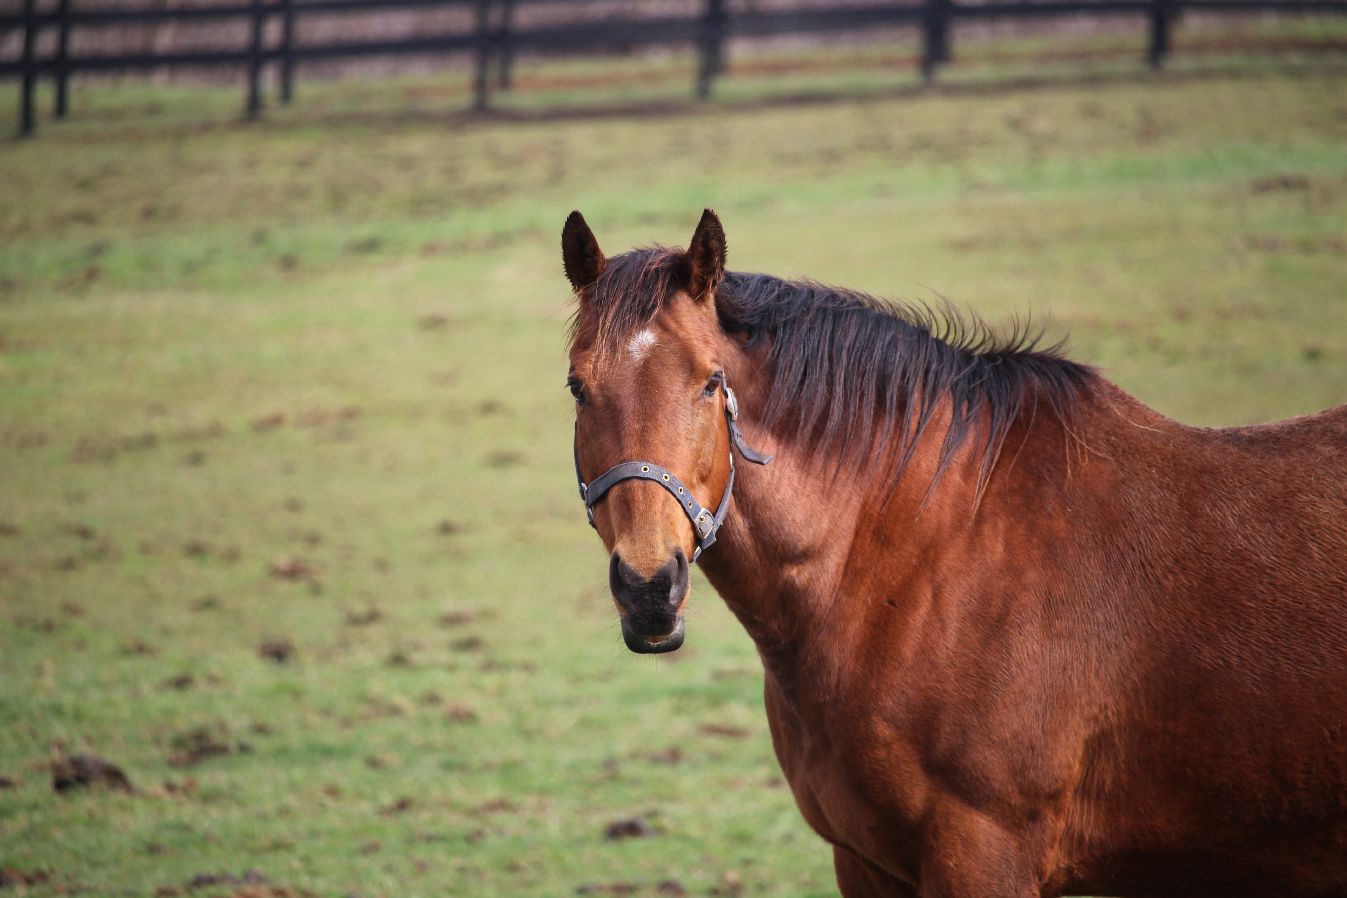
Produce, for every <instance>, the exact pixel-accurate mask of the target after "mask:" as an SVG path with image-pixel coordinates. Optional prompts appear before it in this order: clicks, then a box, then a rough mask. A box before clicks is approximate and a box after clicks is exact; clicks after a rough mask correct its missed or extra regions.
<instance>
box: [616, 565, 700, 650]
mask: <svg viewBox="0 0 1347 898" xmlns="http://www.w3.org/2000/svg"><path fill="white" fill-rule="evenodd" d="M688 582H689V581H688V559H687V556H686V555H685V554H684V553H683V550H682V549H681V548H676V549H674V553H673V557H672V558H670V559H669V560H668V561H667V562H665V564H664V565H663V566H661V567H660V568H659V570H657V571H655V572H654V573H653V574H650V575H648V576H646V575H643V574H641V573H639V572H637V571H636V570H635V569H633V568H632V567H631V566H630V565H628V564H627V563H626V562H625V561H623V560H622V557H621V556H620V555H619V554H618V553H617V552H614V553H613V555H612V558H611V560H610V561H609V564H608V585H609V588H610V589H611V590H612V593H613V601H614V602H616V603H617V608H618V612H619V614H620V615H621V617H622V640H623V641H624V642H625V643H626V644H627V648H629V649H631V650H632V651H633V652H636V653H638V654H642V655H651V654H660V653H663V652H672V651H674V650H675V649H677V648H679V647H680V646H681V645H682V644H683V636H684V629H685V628H684V625H683V615H682V614H681V613H680V612H681V610H682V607H683V602H684V600H685V599H686V598H687V595H688Z"/></svg>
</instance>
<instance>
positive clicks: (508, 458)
mask: <svg viewBox="0 0 1347 898" xmlns="http://www.w3.org/2000/svg"><path fill="white" fill-rule="evenodd" d="M526 461H528V456H527V455H525V454H524V453H522V452H519V451H518V450H515V449H498V450H496V451H495V452H491V453H488V454H487V456H486V464H487V466H488V467H491V468H512V467H515V466H516V465H522V464H524V463H525V462H526Z"/></svg>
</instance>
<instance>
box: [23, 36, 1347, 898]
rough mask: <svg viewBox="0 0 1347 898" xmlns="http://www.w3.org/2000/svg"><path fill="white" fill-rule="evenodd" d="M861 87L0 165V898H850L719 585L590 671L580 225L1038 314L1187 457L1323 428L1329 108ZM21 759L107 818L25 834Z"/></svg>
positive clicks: (396, 97)
mask: <svg viewBox="0 0 1347 898" xmlns="http://www.w3.org/2000/svg"><path fill="white" fill-rule="evenodd" d="M878 77H879V76H877V75H875V74H873V73H862V74H861V75H856V76H854V78H856V79H858V81H857V84H855V85H852V87H854V88H856V89H855V90H854V91H853V94H852V95H851V96H850V97H849V98H844V99H840V100H836V101H833V102H829V103H813V102H807V101H800V102H792V103H784V102H757V101H756V100H755V98H754V96H753V94H752V92H751V91H749V90H746V91H745V93H744V94H743V95H742V96H739V97H731V98H729V99H728V100H726V101H722V102H719V103H714V104H711V105H708V106H705V107H700V108H693V107H689V108H687V109H683V110H680V111H672V112H668V113H667V114H661V115H650V116H633V115H612V116H591V117H585V116H529V115H525V116H522V117H521V118H520V119H519V120H510V119H484V120H473V121H466V120H459V119H455V118H446V117H445V116H444V115H442V114H441V113H440V112H438V111H436V109H432V108H431V106H430V105H429V103H428V101H427V97H430V98H442V86H441V85H440V84H439V83H438V82H435V81H433V80H431V79H428V78H427V79H399V80H390V81H386V82H380V83H377V84H373V85H362V86H356V85H346V86H344V87H339V86H336V85H323V84H317V83H315V84H314V85H313V86H312V87H310V86H308V85H306V86H305V88H304V89H305V90H306V91H311V92H312V93H311V94H310V96H308V97H306V100H305V102H304V103H302V104H300V105H299V107H298V108H296V109H295V110H293V111H286V112H283V113H276V114H273V115H271V116H270V117H269V118H268V119H267V120H266V121H264V122H261V123H257V124H253V125H242V124H238V123H234V122H231V121H230V120H229V115H228V113H227V110H229V109H230V108H231V104H236V103H237V99H238V98H237V95H236V91H234V90H232V89H218V90H217V89H213V88H204V87H180V86H171V85H155V86H152V87H149V86H135V85H126V86H105V87H96V88H95V87H89V88H86V89H82V90H77V91H76V93H75V103H76V104H77V105H78V106H79V108H80V109H81V112H80V113H79V114H78V115H76V116H75V119H74V120H73V121H72V122H71V123H69V124H63V125H59V126H51V127H45V126H44V131H43V133H42V135H41V136H40V138H39V139H37V140H32V141H27V142H9V143H5V144H4V145H0V196H3V198H4V202H3V203H0V777H4V778H5V780H7V781H8V785H7V786H5V787H4V788H0V868H10V869H12V870H14V871H18V872H19V873H21V874H23V877H24V878H29V879H35V880H38V881H36V882H33V883H31V884H29V885H27V886H24V885H15V886H14V887H13V888H14V889H15V890H16V893H17V894H32V895H43V896H45V895H56V894H89V895H161V896H170V895H182V896H197V895H200V896H206V895H230V894H239V895H276V896H283V895H307V894H316V895H322V896H344V895H359V896H366V898H373V896H390V898H392V896H419V895H425V896H430V895H473V896H477V895H482V896H488V895H502V896H505V895H508V896H525V895H538V896H544V895H548V896H560V895H573V894H577V893H580V894H590V895H624V894H631V895H642V896H656V895H682V894H687V895H699V896H701V895H716V896H733V895H741V894H742V895H752V896H759V895H761V896H788V895H789V896H800V895H806V896H825V895H832V894H835V887H834V885H833V880H832V869H831V853H830V851H829V850H828V849H827V846H825V845H824V844H823V843H822V842H820V841H819V840H817V839H816V838H815V837H814V836H813V835H812V833H810V832H809V831H808V830H807V828H806V827H805V825H804V823H803V822H802V821H801V820H800V819H799V816H798V813H797V811H796V810H795V807H794V804H793V802H792V800H791V797H790V795H789V792H788V790H787V789H786V788H785V786H784V784H783V782H782V780H781V778H780V776H779V773H778V771H777V769H776V764H775V761H774V759H773V757H772V752H771V746H770V743H769V739H768V735H767V730H766V722H765V719H764V716H763V711H762V707H761V673H760V669H759V665H758V660H757V657H756V655H755V653H754V651H753V648H752V646H751V644H750V643H749V641H748V639H747V637H746V636H744V634H743V633H742V631H741V630H740V629H739V628H738V625H737V623H736V622H735V621H734V620H733V619H731V618H730V616H729V615H728V613H727V612H726V611H725V609H724V608H723V606H722V605H721V604H720V602H719V600H718V599H717V598H716V597H715V596H714V594H712V593H711V592H710V591H709V590H708V589H707V588H706V586H705V583H704V582H697V581H696V580H695V579H694V585H693V597H692V600H691V603H692V604H691V608H690V611H689V620H688V641H687V646H686V647H685V648H684V649H682V650H681V651H680V652H678V653H676V654H674V655H672V656H660V657H637V656H634V655H630V654H628V652H627V651H626V650H625V648H623V646H622V643H621V638H620V636H619V633H618V625H617V618H616V615H615V613H614V612H613V610H612V607H611V602H610V600H609V598H608V596H607V586H606V570H607V566H606V558H605V557H604V554H603V552H602V549H601V546H600V544H599V542H598V540H597V538H596V537H595V536H594V535H593V533H592V532H591V531H590V530H589V528H588V527H587V526H585V520H584V511H583V507H582V505H581V503H580V501H579V500H578V498H577V497H576V495H575V487H574V480H573V475H572V471H571V459H570V440H571V423H570V422H571V420H572V410H571V406H570V398H569V396H568V395H567V393H566V391H565V390H564V389H563V383H562V382H563V380H564V377H565V354H564V333H565V327H566V320H567V317H568V315H569V309H568V305H567V301H568V291H567V287H566V283H565V279H564V278H563V276H562V274H561V261H560V254H559V250H558V234H559V231H560V227H561V223H562V221H563V220H564V218H565V216H566V213H567V212H569V211H570V210H571V209H572V208H580V209H581V210H583V211H584V213H585V215H586V217H587V218H588V220H589V222H590V223H591V225H593V227H594V229H595V231H596V233H597V235H598V237H599V240H600V241H601V243H602V244H603V246H604V249H605V250H606V251H608V252H609V253H615V252H618V251H620V250H622V249H625V248H627V247H629V246H631V245H634V244H639V243H647V242H651V241H663V242H675V241H677V242H684V241H686V239H687V238H688V236H689V235H690V234H691V232H692V227H693V225H694V224H695V223H696V221H697V216H698V214H699V213H700V211H701V209H702V207H703V206H713V207H715V208H716V209H717V210H718V212H719V213H720V215H721V217H722V219H723V220H724V222H725V226H726V229H727V234H728V238H729V253H730V266H731V267H732V268H734V269H736V270H766V271H771V272H773V273H778V274H784V275H808V276H811V277H814V278H818V279H821V280H826V281H832V282H836V283H841V284H845V285H848V286H853V287H857V288H862V289H867V290H870V291H873V292H876V293H879V294H882V295H889V296H895V297H905V298H909V299H916V300H922V299H925V300H938V299H939V298H940V297H945V298H948V299H949V300H951V301H953V302H954V303H956V304H958V305H961V306H965V307H969V308H972V309H975V310H976V311H978V312H979V313H981V314H983V315H985V316H986V317H988V318H990V319H992V320H994V321H1004V320H1006V319H1007V318H1008V317H1009V316H1011V315H1012V314H1017V313H1018V314H1021V315H1023V314H1025V313H1029V312H1032V315H1033V317H1034V320H1035V321H1046V322H1048V323H1049V327H1050V331H1051V332H1052V333H1055V334H1064V333H1067V332H1069V334H1070V346H1071V351H1072V354H1073V355H1074V356H1075V357H1077V358H1080V359H1083V360H1086V361H1089V362H1092V363H1094V364H1097V365H1099V366H1101V367H1102V368H1103V369H1104V371H1105V373H1106V374H1107V376H1108V377H1110V378H1111V379H1113V380H1115V381H1116V382H1118V383H1120V384H1121V385H1122V386H1124V387H1125V388H1127V389H1129V390H1131V391H1132V392H1134V393H1136V394H1137V395H1139V396H1140V397H1141V398H1142V399H1144V400H1146V401H1148V402H1149V403H1151V404H1153V405H1155V406H1156V407H1158V408H1159V409H1160V410H1162V411H1164V412H1165V413H1167V414H1170V415H1172V416H1174V417H1177V418H1179V419H1181V420H1184V421H1187V422H1190V423H1195V424H1204V425H1215V424H1234V423H1244V422H1252V421H1260V420H1266V419H1271V418H1275V417H1282V416H1287V415H1293V414H1299V413H1304V412H1308V411H1311V410H1315V409H1318V408H1321V407H1323V406H1327V405H1331V404H1335V403H1340V402H1343V401H1347V69H1343V68H1341V67H1333V66H1326V67H1320V68H1316V69H1310V68H1298V67H1290V68H1283V67H1280V66H1274V65H1266V64H1261V63H1249V64H1247V65H1244V66H1236V67H1233V68H1223V69H1219V70H1217V69H1202V68H1197V67H1194V68H1192V69H1189V70H1183V69H1182V68H1180V70H1179V71H1176V72H1174V73H1171V74H1165V75H1161V76H1158V77H1150V76H1146V77H1138V76H1133V75H1121V76H1117V77H1101V78H1099V79H1097V80H1091V81H1089V82H1088V83H1069V82H1063V83H1051V82H1049V83H1046V84H1039V85H1037V86H1006V87H994V86H986V85H981V84H977V83H969V84H964V85H960V84H959V83H958V82H957V79H954V80H955V83H954V84H952V85H951V86H949V87H945V88H941V89H938V90H935V91H932V92H919V91H907V90H903V91H892V90H889V89H886V88H884V87H883V86H882V85H881V86H879V87H876V86H875V85H876V79H877V78H878ZM576 81H577V83H581V84H583V81H584V79H583V78H582V77H580V76H577V78H576ZM678 87H679V89H680V90H682V89H684V88H685V83H684V81H682V80H679V81H678ZM579 89H580V88H575V90H579ZM712 551H714V550H712ZM54 750H60V751H65V752H68V753H72V754H74V753H81V752H83V753H92V754H95V755H98V756H100V757H103V758H106V759H108V760H110V761H113V762H115V763H116V764H118V765H120V766H121V767H122V769H123V770H124V771H125V772H126V774H127V775H128V776H129V777H130V779H131V781H132V782H133V783H134V784H135V786H136V788H137V791H136V792H134V793H133V794H125V793H122V792H118V791H110V790H105V789H94V790H76V791H73V792H70V793H64V794H57V793H55V792H53V790H52V786H51V774H50V772H49V761H50V758H51V756H52V753H53V751H54ZM637 818H639V820H637ZM623 821H626V822H627V823H626V826H625V828H624V827H623V826H622V825H621V824H622V823H623ZM615 822H617V823H618V824H619V825H618V826H617V829H616V831H615V832H614V833H613V835H622V833H623V832H625V831H627V830H631V831H634V835H632V836H631V837H626V838H608V837H606V836H605V831H606V830H607V829H608V828H609V827H610V826H612V825H613V824H614V823H615ZM248 871H254V872H253V873H252V874H249V873H248ZM259 874H260V876H259ZM212 877H213V878H212ZM25 890H26V891H25Z"/></svg>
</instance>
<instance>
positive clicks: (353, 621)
mask: <svg viewBox="0 0 1347 898" xmlns="http://www.w3.org/2000/svg"><path fill="white" fill-rule="evenodd" d="M383 619H384V615H383V612H382V611H380V610H379V609H378V608H366V609H365V610H364V611H348V612H346V626H348V627H368V626H369V625H370V624H377V623H378V622H379V621H381V620H383Z"/></svg>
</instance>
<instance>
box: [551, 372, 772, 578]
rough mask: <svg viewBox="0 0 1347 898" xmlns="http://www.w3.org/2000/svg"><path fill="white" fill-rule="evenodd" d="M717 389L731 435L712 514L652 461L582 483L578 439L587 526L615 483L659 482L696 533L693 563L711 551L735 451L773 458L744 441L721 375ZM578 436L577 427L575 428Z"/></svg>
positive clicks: (627, 464)
mask: <svg viewBox="0 0 1347 898" xmlns="http://www.w3.org/2000/svg"><path fill="white" fill-rule="evenodd" d="M720 390H721V392H722V393H723V394H724V395H725V426H726V427H727V428H728V429H729V432H730V477H729V479H728V480H726V481H725V492H724V493H722V494H721V496H720V504H719V505H718V506H717V507H716V510H715V511H714V512H713V511H711V510H710V509H708V508H705V507H703V506H702V504H701V503H700V502H698V501H697V499H696V497H695V496H693V495H692V490H690V489H688V488H687V487H685V486H684V485H683V481H681V480H679V479H678V478H677V477H675V476H674V475H673V473H672V472H671V471H669V470H668V469H667V468H664V467H662V466H660V465H657V464H655V463H654V462H653V461H624V462H618V463H617V464H615V465H613V466H612V467H611V468H609V469H608V470H607V471H604V472H603V473H602V474H600V475H599V476H598V477H596V478H594V480H593V481H591V482H590V483H585V478H584V475H583V474H581V473H580V444H579V441H578V440H575V441H572V444H571V449H572V453H573V454H574V456H575V480H576V483H578V484H579V485H580V498H581V499H582V500H583V501H584V503H585V513H586V514H587V515H588V516H589V526H591V527H595V529H597V527H596V525H595V524H594V506H595V505H597V504H598V503H599V500H600V499H602V498H603V496H604V494H605V493H607V492H608V491H609V490H610V489H612V488H613V487H614V486H616V485H617V484H619V483H621V482H622V481H624V480H650V481H653V482H654V483H658V484H659V485H660V486H662V487H664V488H665V489H666V490H668V491H669V495H671V496H673V497H674V498H675V499H677V500H678V507H679V508H681V509H683V513H684V514H686V515H687V516H688V520H690V521H691V522H692V530H693V532H694V533H696V534H697V548H696V549H695V550H693V552H692V560H693V561H696V560H697V559H698V557H700V556H701V554H702V552H704V551H706V550H707V549H708V548H710V547H711V546H712V545H713V544H714V543H715V541H716V532H717V531H719V530H720V525H721V524H723V523H724V522H725V513H726V512H727V511H729V509H730V492H731V490H733V489H734V450H735V449H738V450H739V454H740V455H742V456H743V457H744V458H746V459H748V460H749V461H751V462H753V463H754V464H755V465H765V464H767V463H768V462H770V461H771V460H772V458H773V456H771V455H763V454H762V453H760V452H755V451H753V449H751V448H750V447H749V445H748V443H747V442H745V441H744V435H743V433H741V432H740V430H739V424H738V423H737V422H738V420H739V400H738V399H736V398H735V396H734V391H733V390H731V389H730V385H729V383H728V382H727V381H726V380H725V377H724V375H721V379H720ZM576 431H577V434H578V432H579V424H577V425H576Z"/></svg>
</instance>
